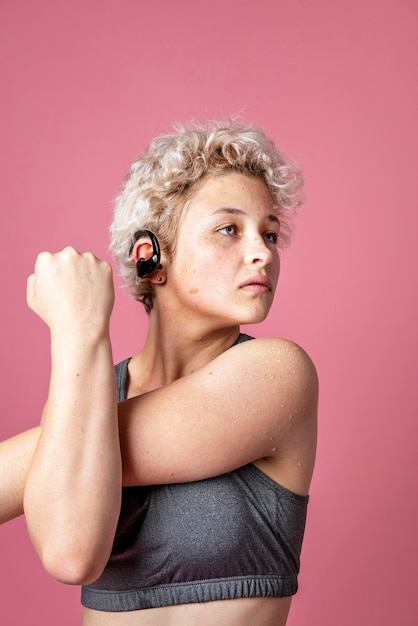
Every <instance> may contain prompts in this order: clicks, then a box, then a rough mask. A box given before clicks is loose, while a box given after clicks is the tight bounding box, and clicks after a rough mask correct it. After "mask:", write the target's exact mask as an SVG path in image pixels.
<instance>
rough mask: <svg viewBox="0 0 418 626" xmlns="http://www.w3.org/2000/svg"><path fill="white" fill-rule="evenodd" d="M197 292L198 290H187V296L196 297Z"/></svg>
mask: <svg viewBox="0 0 418 626" xmlns="http://www.w3.org/2000/svg"><path fill="white" fill-rule="evenodd" d="M198 292H199V289H190V290H189V294H190V295H191V296H194V295H196V294H197V293H198Z"/></svg>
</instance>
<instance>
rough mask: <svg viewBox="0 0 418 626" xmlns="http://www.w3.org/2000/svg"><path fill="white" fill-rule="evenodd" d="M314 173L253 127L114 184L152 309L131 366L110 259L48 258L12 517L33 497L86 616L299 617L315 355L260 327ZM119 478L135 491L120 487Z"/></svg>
mask: <svg viewBox="0 0 418 626" xmlns="http://www.w3.org/2000/svg"><path fill="white" fill-rule="evenodd" d="M301 186H302V182H301V174H300V172H299V170H298V168H297V167H296V166H295V165H294V164H293V163H291V162H290V161H288V160H287V159H285V157H284V156H283V155H282V154H280V153H279V152H278V151H277V150H276V148H275V146H274V144H273V143H272V142H271V141H270V140H269V139H268V138H267V137H266V136H265V135H264V134H263V133H262V132H261V131H259V130H257V129H254V128H253V127H251V126H239V125H234V124H229V123H228V124H222V123H213V124H211V125H208V126H206V127H205V126H194V127H190V128H180V129H177V130H176V131H175V132H173V133H172V134H168V135H165V136H162V137H158V138H157V139H155V140H154V141H153V142H152V143H151V145H150V146H149V148H148V149H147V150H146V152H145V153H144V154H143V155H141V156H140V157H139V158H138V159H137V160H136V161H135V162H134V164H133V165H132V168H131V171H130V173H129V175H128V176H127V178H126V180H125V182H124V185H123V188H122V191H121V193H120V195H119V197H118V198H117V201H116V207H115V214H114V220H113V224H112V226H111V241H112V250H113V252H114V255H115V257H116V260H117V262H118V264H119V267H120V270H121V274H122V276H123V277H124V280H125V282H126V284H127V286H128V287H129V288H130V289H131V291H132V294H133V296H134V297H135V298H136V299H137V300H139V301H142V302H143V304H144V306H145V308H146V310H147V312H148V314H149V326H148V332H147V336H146V341H145V344H144V347H143V349H142V350H141V352H140V353H139V354H136V355H135V356H133V357H132V358H128V359H126V360H125V361H123V362H122V363H120V364H118V365H117V366H116V368H115V372H116V387H115V373H114V369H113V361H112V349H111V344H110V338H109V319H110V315H111V310H112V305H113V298H114V293H113V281H112V276H111V270H110V267H109V265H108V264H107V263H105V262H103V261H101V260H99V259H97V258H96V257H94V256H93V255H92V254H90V253H84V254H80V253H78V252H76V251H75V250H74V249H72V248H66V249H65V250H63V251H61V252H59V253H56V254H51V253H42V254H41V255H39V257H38V259H37V262H36V266H35V272H34V274H33V275H32V276H31V277H30V278H29V280H28V303H29V306H30V307H31V308H32V309H33V310H34V311H35V312H36V313H37V314H38V315H39V316H40V317H41V318H42V319H43V320H44V321H45V322H46V324H47V325H48V326H49V328H50V331H51V354H52V370H51V382H50V389H49V395H48V399H47V402H46V405H45V409H44V412H43V416H42V422H41V426H40V428H39V429H34V430H32V431H29V432H28V433H23V434H22V435H19V436H18V437H15V438H13V439H11V440H9V441H6V442H3V444H2V446H1V447H0V470H1V471H2V472H3V476H5V478H6V481H7V486H5V485H4V484H3V487H2V491H1V492H0V498H1V502H2V510H3V513H2V518H1V519H2V521H5V520H6V519H9V518H11V517H13V516H15V515H17V514H19V513H20V512H22V499H23V492H24V512H25V515H26V519H27V525H28V529H29V533H30V536H31V539H32V541H33V543H34V546H35V548H36V549H37V551H38V553H39V555H40V558H41V560H42V563H43V565H44V567H45V568H46V569H47V570H48V571H49V572H50V573H51V575H52V576H54V577H55V578H57V579H58V580H61V581H63V582H66V583H72V584H82V585H83V589H82V602H83V605H84V612H83V624H84V625H85V626H95V625H99V624H100V626H106V625H118V626H121V625H134V626H151V625H152V626H163V625H164V626H167V625H168V626H169V625H171V624H173V625H174V624H175V625H176V626H178V625H182V626H191V625H194V624H197V623H199V625H200V626H210V625H212V624H213V625H214V624H217V625H218V624H222V625H223V626H232V625H234V626H235V625H239V626H254V625H255V624H257V625H260V626H261V625H265V626H282V625H284V624H285V623H286V619H287V615H288V611H289V608H290V602H291V597H292V595H294V594H295V593H296V591H297V575H298V571H299V557H300V551H301V546H302V539H303V534H304V527H305V518H306V508H307V502H308V491H309V485H310V481H311V477H312V472H313V467H314V459H315V447H316V412H317V396H318V384H317V376H316V372H315V368H314V366H313V364H312V362H311V360H310V359H309V357H308V356H307V354H306V353H305V352H304V351H303V350H302V349H301V348H300V347H298V346H297V345H295V344H294V343H292V342H290V341H288V340H284V339H277V338H271V339H252V338H251V337H249V336H247V335H243V334H241V332H240V325H242V324H256V323H259V322H262V321H263V320H264V319H265V318H266V316H267V314H268V312H269V310H270V307H271V304H272V302H273V298H274V294H275V290H276V286H277V281H278V278H279V269H280V261H279V253H278V244H279V242H280V241H281V238H282V237H283V236H284V234H285V233H284V225H285V223H286V213H288V212H289V211H290V210H291V209H293V208H294V207H296V206H297V205H298V203H299V202H300V193H301ZM121 484H122V485H123V489H122V490H121Z"/></svg>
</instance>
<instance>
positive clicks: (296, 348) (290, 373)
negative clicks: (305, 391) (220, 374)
mask: <svg viewBox="0 0 418 626" xmlns="http://www.w3.org/2000/svg"><path fill="white" fill-rule="evenodd" d="M223 356H224V357H225V361H231V362H234V363H236V366H237V368H238V373H239V374H240V375H241V376H242V377H243V378H245V377H248V375H249V373H253V375H257V376H262V377H264V378H270V379H271V377H278V378H280V379H282V380H288V382H289V384H290V383H292V384H293V385H294V384H297V383H301V384H302V385H306V384H309V385H311V386H313V387H317V386H318V375H317V371H316V367H315V365H314V363H313V361H312V359H311V357H310V356H309V355H308V353H307V352H306V351H305V350H304V349H303V348H302V347H301V346H300V345H298V344H297V343H295V342H294V341H291V340H289V339H284V338H278V337H269V338H259V339H253V340H252V341H245V342H243V343H240V344H237V345H235V346H233V348H231V349H230V350H228V351H227V352H225V353H224V354H223Z"/></svg>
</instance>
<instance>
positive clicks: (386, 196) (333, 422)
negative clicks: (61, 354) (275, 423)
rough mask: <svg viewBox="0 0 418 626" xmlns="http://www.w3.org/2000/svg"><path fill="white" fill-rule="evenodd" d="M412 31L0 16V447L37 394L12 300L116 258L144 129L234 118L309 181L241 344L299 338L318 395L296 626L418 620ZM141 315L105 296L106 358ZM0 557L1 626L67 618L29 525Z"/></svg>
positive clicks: (353, 7) (207, 7)
mask: <svg viewBox="0 0 418 626" xmlns="http://www.w3.org/2000/svg"><path fill="white" fill-rule="evenodd" d="M417 17H418V5H417V3H416V2H415V1H414V0H340V1H339V2H335V0H294V1H293V2H285V1H284V0H258V1H257V2H249V1H248V0H211V2H209V3H200V2H195V1H192V0H176V1H173V2H169V1H168V0H165V1H164V0H156V1H154V2H151V3H145V2H141V1H140V0H72V2H64V1H62V0H58V1H57V0H37V1H36V2H33V1H32V0H2V2H1V5H0V29H1V32H0V46H1V48H2V54H1V61H0V62H1V76H2V81H3V88H2V98H1V109H2V111H1V113H2V115H1V119H0V124H1V135H0V136H1V143H2V150H1V157H0V158H1V161H2V162H1V174H2V183H1V197H2V208H1V217H0V220H1V223H0V228H1V239H2V246H1V252H0V255H1V258H0V261H1V264H0V271H1V284H2V285H3V289H2V293H3V295H2V298H1V303H0V315H1V318H0V334H1V350H2V363H1V368H2V372H1V380H2V399H3V411H2V417H1V422H0V438H1V439H3V438H6V437H8V436H10V435H12V434H15V433H17V432H19V431H21V430H23V429H25V428H28V427H30V426H33V425H35V424H36V423H37V421H38V419H39V415H40V411H41V407H42V404H43V400H44V398H45V393H46V388H47V379H48V368H49V365H48V359H49V354H48V334H47V331H46V329H45V328H44V327H43V326H42V324H41V322H40V321H38V319H36V318H35V316H34V315H33V314H32V313H30V312H29V310H27V308H26V304H25V281H26V277H27V275H28V274H29V273H30V272H31V271H32V268H33V263H34V260H35V256H36V254H37V253H38V252H39V251H41V250H42V249H51V250H57V249H59V248H62V247H63V246H65V245H66V244H72V245H75V246H76V247H77V248H79V249H91V250H93V251H94V252H95V253H96V254H97V255H99V256H105V257H107V256H108V253H107V226H108V223H109V220H110V215H111V202H112V199H113V197H114V195H115V193H116V191H117V189H118V186H119V183H120V181H121V179H122V177H123V176H124V174H125V173H126V171H127V168H128V166H129V164H130V161H131V159H132V158H133V156H134V155H135V154H136V153H137V152H138V151H140V150H141V149H143V148H144V147H145V145H146V143H147V142H148V140H149V139H150V138H151V137H152V136H153V135H155V134H156V133H160V132H162V131H165V130H166V129H168V128H170V125H171V122H172V121H173V120H187V119H190V118H191V117H199V118H206V117H219V116H222V115H227V114H235V113H241V114H242V115H243V116H244V117H245V118H246V119H249V120H253V121H254V122H255V123H256V124H259V125H260V126H262V127H263V128H265V130H266V131H267V132H268V133H269V134H270V135H271V136H272V137H274V138H275V140H276V142H277V144H278V145H279V146H280V147H281V148H282V149H284V150H285V151H287V152H289V153H290V154H291V155H293V156H295V157H296V158H297V159H298V160H299V161H300V163H301V165H302V167H303V169H304V172H305V177H306V198H307V199H306V204H305V205H304V207H303V208H302V209H300V211H299V216H298V219H297V221H296V228H295V235H294V242H293V244H292V247H291V248H290V249H289V250H288V251H287V252H286V253H285V254H284V255H283V263H282V265H283V267H282V278H281V284H280V288H279V293H278V297H277V301H276V303H275V306H274V309H273V310H272V313H271V315H270V318H269V320H268V321H267V322H266V323H265V324H264V325H263V326H262V327H259V328H257V329H255V330H254V332H256V333H257V334H258V335H279V336H286V337H289V338H292V339H294V340H295V341H297V342H299V343H300V344H301V345H302V346H304V347H305V349H306V350H307V351H308V352H309V353H310V354H311V356H312V358H313V359H314V361H315V362H316V364H317V367H318V371H319V376H320V381H321V398H320V438H319V448H318V461H317V468H316V474H315V477H314V481H313V485H312V490H311V503H310V510H309V519H308V525H307V530H306V540H305V544H304V548H303V554H302V573H301V576H300V591H299V594H298V595H297V596H296V598H295V600H294V604H293V608H292V611H291V616H290V618H289V626H336V625H338V626H354V625H355V626H363V625H364V626H393V625H397V624H402V626H415V625H416V624H417V623H418V607H417V593H416V564H415V559H416V556H417V554H418V550H417V547H418V546H417V518H416V513H417V499H416V493H417V463H416V456H417V455H416V446H417V441H418V437H417V435H418V433H417V414H416V413H417V412H416V406H417V403H416V386H417V383H416V370H417V319H418V318H417V304H416V301H417V264H416V256H415V255H416V229H417V228H418V218H417V210H416V189H415V187H414V185H415V183H416V178H417V175H416V167H417V156H418V155H417V145H418V132H417V111H418V102H417V100H418V99H417V72H416V69H417V52H418V50H417V48H418V43H417V42H418V38H417V31H418V24H417ZM144 322H145V318H144V316H143V314H142V313H141V312H140V311H138V308H137V307H136V306H135V305H134V304H132V303H131V302H130V301H129V300H128V298H127V297H126V295H124V293H123V292H120V293H118V300H117V304H116V308H115V314H114V322H113V325H112V333H113V339H114V346H115V349H114V353H115V359H119V358H121V357H124V356H126V355H128V354H130V353H132V352H133V350H134V349H137V348H138V347H139V346H140V344H141V341H142V338H143V332H144V328H145V324H144ZM0 479H1V477H0ZM0 554H1V566H0V581H1V584H0V598H1V609H0V611H1V615H2V616H1V617H0V622H1V623H3V624H7V626H14V625H18V626H21V625H23V624H26V623H29V621H30V622H32V620H33V619H34V618H36V622H37V623H40V624H43V625H51V626H52V625H53V624H60V626H67V625H70V624H71V625H72V626H74V624H77V623H79V616H80V606H79V589H78V588H71V587H66V586H63V585H61V584H59V583H56V582H54V581H52V580H50V579H49V578H48V576H47V575H46V574H45V573H44V572H43V570H42V568H41V566H40V564H39V563H38V561H37V558H36V556H35V554H34V551H33V549H32V547H31V545H30V543H29V541H28V539H27V535H26V530H25V525H24V520H23V519H19V520H15V521H13V522H11V523H9V524H6V525H5V526H3V527H2V528H0ZM64 607H65V610H64ZM255 626H256V625H255Z"/></svg>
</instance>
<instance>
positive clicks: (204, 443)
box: [119, 339, 318, 492]
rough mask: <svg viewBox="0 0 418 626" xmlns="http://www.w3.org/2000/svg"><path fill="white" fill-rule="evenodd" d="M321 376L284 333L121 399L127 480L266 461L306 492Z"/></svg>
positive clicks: (180, 478)
mask: <svg viewBox="0 0 418 626" xmlns="http://www.w3.org/2000/svg"><path fill="white" fill-rule="evenodd" d="M317 405H318V379H317V374H316V370H315V367H314V365H313V363H312V361H311V359H310V358H309V357H308V355H307V354H306V353H305V352H304V351H303V350H302V349H301V348H300V347H299V346H297V345H296V344H294V343H292V342H290V341H287V340H283V339H255V340H253V341H247V342H244V343H241V344H238V345H237V346H234V347H233V348H231V349H229V350H227V351H226V352H224V353H222V354H221V355H220V356H218V357H217V358H216V359H214V360H213V361H212V362H211V363H209V364H208V365H206V366H204V367H202V368H201V369H199V370H198V371H196V372H193V373H192V374H190V375H188V376H185V377H183V378H180V379H178V380H176V381H175V382H173V383H171V384H170V385H167V386H165V387H162V388H161V389H157V390H155V391H152V392H150V393H146V394H143V395H142V396H138V397H136V398H131V399H129V400H125V401H124V402H122V403H120V406H119V425H120V441H121V449H122V459H123V482H124V484H125V485H147V484H158V483H167V482H186V481H193V480H199V479H204V478H208V477H211V476H215V475H219V474H222V473H224V472H228V471H231V470H233V469H236V468H237V467H240V466H242V465H244V464H246V463H250V462H253V461H256V460H259V459H270V460H271V461H272V462H273V463H274V468H275V469H274V474H275V477H276V479H277V480H278V481H280V482H282V484H283V486H285V487H287V488H289V489H293V490H295V491H299V492H302V491H307V490H308V488H309V483H310V480H311V476H312V470H313V464H314V458H315V448H316V420H317Z"/></svg>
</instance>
